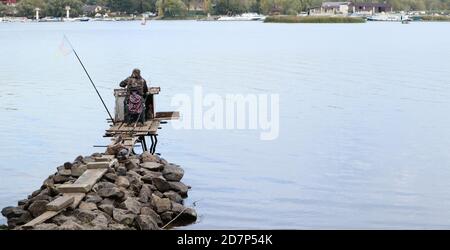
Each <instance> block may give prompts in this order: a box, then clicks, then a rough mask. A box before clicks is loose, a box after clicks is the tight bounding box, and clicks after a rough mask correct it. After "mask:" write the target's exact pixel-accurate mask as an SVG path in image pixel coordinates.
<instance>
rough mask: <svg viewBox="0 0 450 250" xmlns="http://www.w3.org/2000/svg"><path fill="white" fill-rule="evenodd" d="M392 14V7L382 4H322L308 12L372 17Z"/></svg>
mask: <svg viewBox="0 0 450 250" xmlns="http://www.w3.org/2000/svg"><path fill="white" fill-rule="evenodd" d="M383 12H384V13H386V12H392V6H391V5H390V4H388V3H386V2H384V3H353V2H323V3H322V5H321V6H320V7H315V8H312V9H311V10H310V14H312V15H348V14H361V15H373V14H376V13H383Z"/></svg>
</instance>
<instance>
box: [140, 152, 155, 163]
mask: <svg viewBox="0 0 450 250" xmlns="http://www.w3.org/2000/svg"><path fill="white" fill-rule="evenodd" d="M141 158H142V162H144V163H145V162H157V161H158V159H157V158H156V157H155V156H154V155H152V154H150V153H149V152H147V151H146V152H144V153H142V154H141Z"/></svg>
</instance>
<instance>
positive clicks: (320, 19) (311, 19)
mask: <svg viewBox="0 0 450 250" xmlns="http://www.w3.org/2000/svg"><path fill="white" fill-rule="evenodd" d="M264 22H265V23H365V22H366V20H365V19H363V18H360V17H338V16H269V17H267V18H266V20H265V21H264Z"/></svg>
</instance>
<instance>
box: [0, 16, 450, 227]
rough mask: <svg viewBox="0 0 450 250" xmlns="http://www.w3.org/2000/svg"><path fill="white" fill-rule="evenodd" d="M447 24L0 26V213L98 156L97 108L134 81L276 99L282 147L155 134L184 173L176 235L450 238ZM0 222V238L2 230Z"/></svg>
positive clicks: (230, 134)
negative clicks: (78, 160)
mask: <svg viewBox="0 0 450 250" xmlns="http://www.w3.org/2000/svg"><path fill="white" fill-rule="evenodd" d="M449 29H450V24H448V23H411V24H409V25H402V24H400V23H367V24H330V25H328V24H264V23H259V22H239V23H233V22H229V23H228V22H195V21H170V22H163V21H158V22H156V21H155V22H150V23H149V25H147V26H141V25H139V22H108V23H101V22H90V23H48V24H45V23H39V24H33V23H30V24H27V23H3V24H0V60H1V61H0V88H1V89H0V117H1V118H0V138H1V143H0V159H1V161H0V207H5V206H8V205H14V204H15V203H16V202H17V201H18V200H19V199H23V198H25V197H26V196H27V195H28V194H29V193H31V192H32V191H33V190H35V189H37V188H38V187H39V186H40V185H41V183H42V181H43V180H44V179H45V178H46V177H47V176H48V175H50V174H52V173H53V172H54V170H55V168H56V167H57V166H58V165H60V164H62V163H64V162H65V161H68V160H73V159H74V158H75V157H76V156H78V155H80V154H83V155H89V154H91V153H93V152H95V151H98V150H99V149H96V148H93V147H92V145H95V144H106V142H107V141H106V140H105V139H103V138H102V135H103V132H104V129H105V128H107V124H106V123H105V118H106V114H105V112H104V111H103V109H102V107H101V106H100V105H99V101H98V100H97V97H96V96H95V93H94V92H93V90H92V87H91V86H90V85H89V82H88V80H87V78H86V77H85V75H84V73H83V71H82V69H81V68H80V66H79V65H78V63H77V61H76V59H75V58H74V57H73V55H68V56H66V57H64V56H61V55H59V54H58V47H59V46H60V44H61V41H62V36H63V34H66V35H67V36H69V37H70V39H71V40H72V43H73V44H74V45H75V47H76V48H77V50H78V52H79V54H80V55H81V57H82V59H83V60H84V62H85V65H86V67H87V68H88V70H89V71H90V73H91V75H92V77H93V79H94V81H95V82H96V83H97V84H98V86H99V89H100V91H101V93H102V94H103V96H104V98H105V100H106V102H107V104H108V106H109V107H110V108H111V109H112V108H113V96H112V90H113V89H114V88H115V87H116V86H117V85H118V83H119V81H120V80H122V79H124V78H125V77H126V76H128V75H129V74H130V70H131V69H132V68H134V67H139V68H141V70H142V72H143V76H144V77H145V78H146V79H147V80H150V81H151V84H152V85H156V86H161V88H162V92H161V94H160V95H159V96H158V97H157V102H158V103H157V104H158V106H157V108H158V110H159V111H163V110H171V109H173V108H172V107H170V98H171V97H172V96H173V95H174V94H177V93H187V94H192V91H193V86H194V85H201V86H203V90H204V92H209V93H218V94H221V95H222V94H223V95H224V94H225V93H243V94H246V93H255V94H260V93H279V94H280V136H279V138H278V139H277V140H275V141H269V142H268V141H260V140H259V132H258V131H246V130H216V131H214V130H208V131H207V130H175V129H173V128H172V127H171V126H170V125H165V127H164V128H163V129H162V130H161V131H160V144H159V146H158V151H159V152H160V153H161V154H162V156H163V157H165V158H166V159H168V160H169V161H171V162H175V163H178V164H180V165H182V166H183V167H184V169H185V171H186V175H185V178H184V182H185V183H187V184H189V185H191V186H192V187H193V188H192V190H191V191H190V193H189V195H190V197H189V199H188V200H187V204H192V203H193V202H194V201H198V202H197V206H196V209H197V211H198V213H199V216H200V218H199V222H198V223H197V224H195V225H191V226H189V227H187V228H188V229H222V228H224V229H234V228H252V229H253V228H255V229H271V228H296V229H303V228H406V229H413V228H450V181H449V180H450V118H449V117H448V113H449V110H450V70H449V69H450V60H449V58H450V49H449V44H450V33H449V32H448V30H449ZM4 222H5V220H4V219H3V218H2V219H1V220H0V223H4Z"/></svg>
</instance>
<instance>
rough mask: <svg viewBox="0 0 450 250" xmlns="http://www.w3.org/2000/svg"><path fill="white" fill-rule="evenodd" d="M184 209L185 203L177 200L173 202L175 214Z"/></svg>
mask: <svg viewBox="0 0 450 250" xmlns="http://www.w3.org/2000/svg"><path fill="white" fill-rule="evenodd" d="M183 210H184V207H183V205H181V204H179V203H176V202H172V212H174V213H175V214H179V213H181V212H183Z"/></svg>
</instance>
